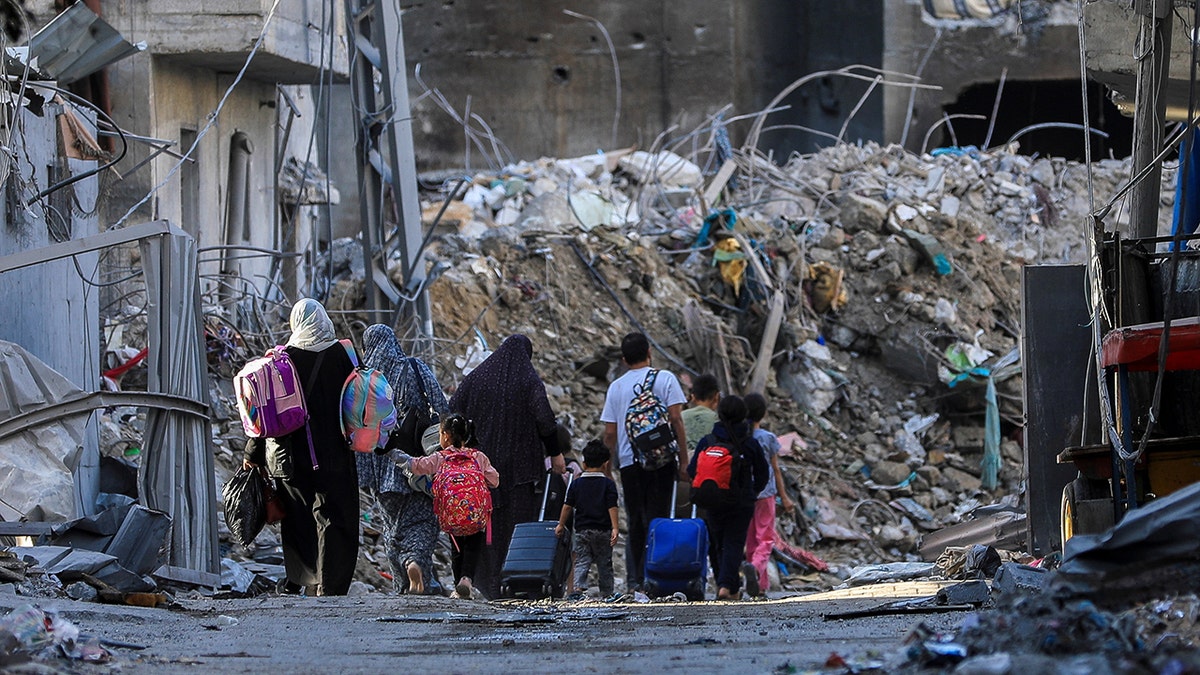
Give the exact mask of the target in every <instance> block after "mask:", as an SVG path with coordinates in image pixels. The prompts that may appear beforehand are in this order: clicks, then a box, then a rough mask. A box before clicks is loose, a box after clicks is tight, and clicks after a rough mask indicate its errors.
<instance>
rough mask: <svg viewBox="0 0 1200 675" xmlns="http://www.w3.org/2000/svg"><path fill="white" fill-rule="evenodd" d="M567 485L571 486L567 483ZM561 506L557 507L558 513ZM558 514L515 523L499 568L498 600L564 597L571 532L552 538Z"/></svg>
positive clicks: (548, 482) (544, 500) (546, 498)
mask: <svg viewBox="0 0 1200 675" xmlns="http://www.w3.org/2000/svg"><path fill="white" fill-rule="evenodd" d="M552 477H554V474H550V475H549V476H546V492H545V494H544V496H543V497H542V518H546V504H547V501H549V498H550V496H551V492H552V490H551V478H552ZM559 480H560V481H561V479H559ZM567 485H568V486H569V485H570V482H569V481H568V482H567ZM563 491H564V492H565V489H564V490H563ZM561 503H562V502H561V501H560V502H559V504H560V505H559V507H558V508H559V512H560V513H561V511H562V506H561ZM558 515H559V514H558V513H555V514H554V517H553V518H551V519H546V520H540V521H537V522H533V523H518V524H517V526H516V527H515V528H513V535H512V541H511V542H510V543H509V545H508V554H507V555H506V556H505V557H504V565H503V566H502V567H501V568H500V597H502V598H516V597H524V598H529V599H531V600H536V599H539V598H561V597H562V596H563V589H564V588H565V587H566V580H567V575H568V574H569V573H570V571H571V532H570V530H568V531H567V532H566V534H565V535H564V536H562V537H557V536H555V535H554V526H555V525H558Z"/></svg>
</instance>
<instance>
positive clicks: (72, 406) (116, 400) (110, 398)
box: [0, 391, 211, 440]
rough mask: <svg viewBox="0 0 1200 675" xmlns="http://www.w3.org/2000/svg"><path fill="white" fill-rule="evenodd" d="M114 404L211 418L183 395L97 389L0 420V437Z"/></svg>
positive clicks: (201, 406) (202, 406) (205, 407)
mask: <svg viewBox="0 0 1200 675" xmlns="http://www.w3.org/2000/svg"><path fill="white" fill-rule="evenodd" d="M117 406H131V407H138V408H157V409H159V410H171V411H174V412H181V413H185V414H188V415H194V416H196V417H202V418H204V419H211V416H210V414H209V407H208V405H207V404H205V403H202V402H200V401H197V400H195V399H191V398H187V397H185V396H175V395H174V394H156V393H152V392H144V391H97V392H92V393H91V394H85V395H83V396H80V397H78V398H73V399H69V400H66V401H60V402H58V403H55V404H52V405H48V406H44V407H41V408H38V409H37V410H31V411H29V412H27V413H22V414H20V415H16V416H15V417H10V418H8V419H6V420H4V421H2V422H0V440H3V439H5V438H8V437H9V436H13V435H16V434H19V433H21V432H22V431H27V430H29V429H32V428H34V427H38V426H41V425H43V424H48V423H50V422H53V421H55V420H58V419H62V418H64V417H69V416H71V415H80V414H83V413H86V412H91V411H93V410H95V409H97V408H112V407H117Z"/></svg>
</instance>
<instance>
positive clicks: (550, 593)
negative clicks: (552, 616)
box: [542, 581, 554, 598]
mask: <svg viewBox="0 0 1200 675" xmlns="http://www.w3.org/2000/svg"><path fill="white" fill-rule="evenodd" d="M542 597H543V598H553V597H554V586H551V585H550V582H549V581H547V582H546V583H544V584H542Z"/></svg>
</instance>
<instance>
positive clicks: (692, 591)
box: [684, 579, 704, 600]
mask: <svg viewBox="0 0 1200 675" xmlns="http://www.w3.org/2000/svg"><path fill="white" fill-rule="evenodd" d="M684 595H686V596H687V599H688V600H703V599H704V582H703V581H701V580H700V579H692V580H691V581H689V582H688V585H687V590H686V591H684Z"/></svg>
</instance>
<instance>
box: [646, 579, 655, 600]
mask: <svg viewBox="0 0 1200 675" xmlns="http://www.w3.org/2000/svg"><path fill="white" fill-rule="evenodd" d="M642 590H643V591H645V593H646V595H647V596H649V597H651V598H657V597H658V591H659V587H658V582H657V581H651V580H649V579H647V580H646V581H645V583H644V584H643V585H642Z"/></svg>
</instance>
